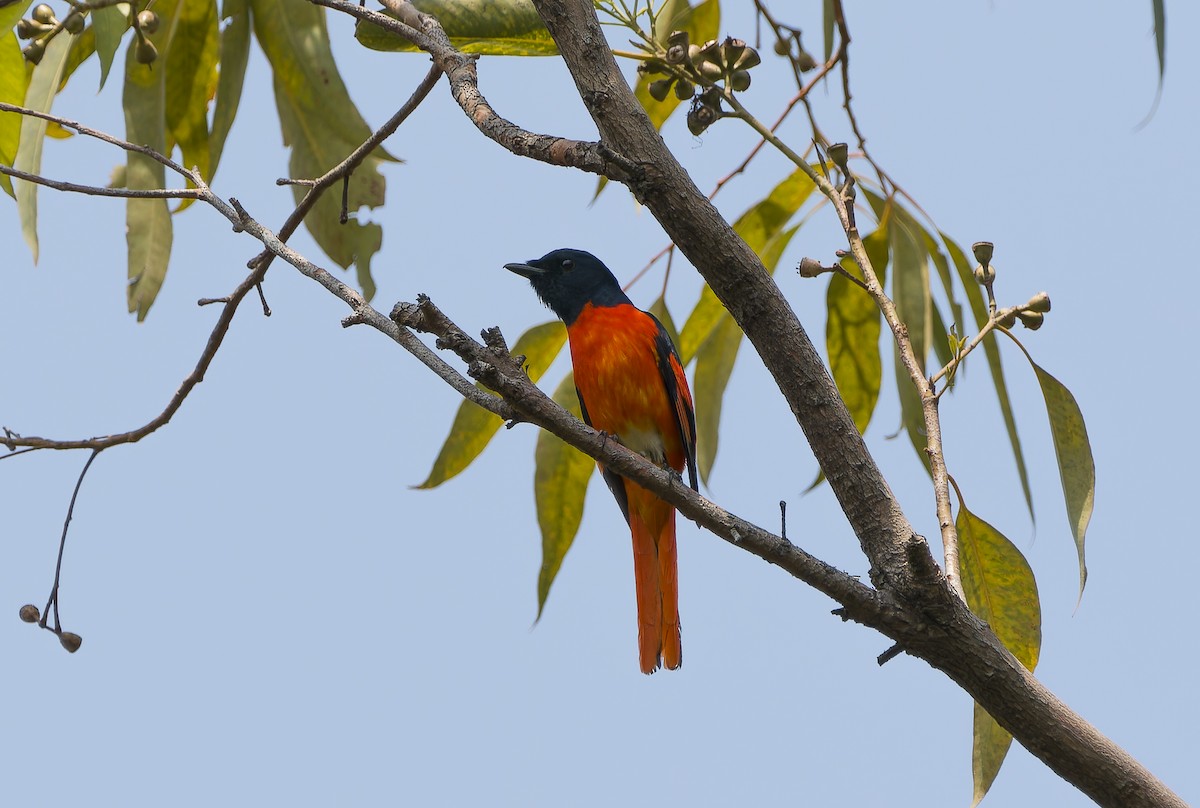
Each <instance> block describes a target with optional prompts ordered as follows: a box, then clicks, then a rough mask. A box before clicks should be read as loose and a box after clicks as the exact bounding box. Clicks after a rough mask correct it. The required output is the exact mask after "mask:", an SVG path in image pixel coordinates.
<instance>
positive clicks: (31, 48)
mask: <svg viewBox="0 0 1200 808" xmlns="http://www.w3.org/2000/svg"><path fill="white" fill-rule="evenodd" d="M21 54H22V55H24V57H25V61H27V62H29V63H30V64H33V65H36V64H38V63H40V62H41V61H42V57H43V56H45V55H46V46H45V45H43V44H42V42H41V40H40V39H35V40H33V41H32V42H30V43H29V44H28V45H26V46H25V47H24V48H22V49H21Z"/></svg>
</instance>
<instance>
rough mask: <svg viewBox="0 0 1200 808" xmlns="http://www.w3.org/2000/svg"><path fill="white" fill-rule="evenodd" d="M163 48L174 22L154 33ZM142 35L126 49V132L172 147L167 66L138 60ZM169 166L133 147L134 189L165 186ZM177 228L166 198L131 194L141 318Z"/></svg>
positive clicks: (128, 223)
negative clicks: (154, 67)
mask: <svg viewBox="0 0 1200 808" xmlns="http://www.w3.org/2000/svg"><path fill="white" fill-rule="evenodd" d="M156 9H157V10H158V12H159V14H160V16H161V17H162V18H163V19H164V20H166V19H170V14H171V13H172V12H173V10H174V7H173V6H172V5H171V3H170V2H166V3H159V4H158V5H157V6H156ZM151 41H153V42H154V44H155V46H156V47H157V48H158V53H159V57H160V59H161V58H162V56H163V51H164V50H169V47H170V28H169V26H164V27H162V28H159V30H158V33H157V34H155V35H154V36H153V37H151ZM136 49H137V38H136V37H131V38H130V42H129V46H128V48H126V51H125V89H124V94H123V99H122V103H123V106H124V107H125V138H126V140H128V141H129V142H131V143H140V144H143V145H146V146H149V147H150V148H152V149H155V150H156V151H158V152H160V153H164V152H165V151H166V147H167V126H166V117H165V114H166V113H165V110H166V96H165V87H166V82H165V78H166V76H165V72H166V71H164V70H161V69H159V70H153V69H151V66H149V65H143V64H138V62H137V58H136V56H135V51H136ZM165 182H166V171H165V169H164V168H163V166H162V164H161V163H159V162H158V161H156V160H152V159H150V158H149V157H146V156H144V155H141V154H137V153H135V152H130V153H129V154H128V157H127V158H126V163H125V184H126V186H127V187H129V188H131V189H134V190H148V189H152V188H163V187H164V183H165ZM172 239H173V231H172V225H171V211H170V209H169V208H168V207H167V200H165V199H127V200H125V241H126V244H127V246H128V259H127V263H128V275H129V286H128V289H127V297H128V303H129V311H131V312H137V318H138V320H139V321H141V320H144V319H146V313H147V312H149V311H150V306H151V305H152V304H153V303H154V299H155V297H157V296H158V290H159V289H160V288H162V283H163V279H164V278H165V277H166V275H167V262H168V260H169V259H170V257H171V243H172Z"/></svg>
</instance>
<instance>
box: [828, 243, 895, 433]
mask: <svg viewBox="0 0 1200 808" xmlns="http://www.w3.org/2000/svg"><path fill="white" fill-rule="evenodd" d="M863 246H864V247H866V249H867V256H868V257H869V258H870V259H871V266H872V267H873V268H874V270H875V273H876V275H877V276H878V277H879V279H880V282H882V281H883V278H884V272H885V270H886V268H887V262H888V235H887V224H886V223H885V224H881V225H880V226H879V228H878V229H876V230H875V231H874V232H872V233H871V234H870V235H868V236H866V237H865V238H864V239H863ZM842 266H843V267H844V268H845V269H846V271H847V272H850V273H852V274H853V275H855V276H856V277H859V278H861V271H860V270H859V268H858V265H857V264H855V263H854V260H853V259H852V258H850V257H846V258H844V259H842ZM825 302H826V309H827V311H828V315H827V319H826V321H825V350H826V353H827V354H828V356H829V371H830V374H831V375H832V376H833V381H834V384H836V385H837V388H838V392H839V393H840V394H841V396H842V400H844V401H845V402H846V407H847V408H848V409H849V410H850V414H851V415H852V416H853V417H854V425H855V426H856V427H858V431H859V433H860V434H861V433H864V432H866V431H867V425H868V424H869V423H871V416H872V415H873V414H874V412H875V405H876V404H877V403H878V401H879V391H880V388H881V386H882V384H883V361H882V359H881V358H880V355H879V335H880V333H881V332H882V330H883V324H882V318H883V315H882V314H881V313H880V311H879V307H878V306H877V305H875V301H874V300H872V299H871V296H870V295H869V294H867V292H866V290H864V289H862V288H860V287H859V286H858V285H857V284H855V283H852V282H851V281H850V280H849V279H848V278H845V277H843V276H842V275H837V274H835V275H834V276H833V277H832V278H830V280H829V289H828V291H827V292H826V294H825Z"/></svg>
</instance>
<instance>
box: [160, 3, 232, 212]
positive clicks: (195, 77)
mask: <svg viewBox="0 0 1200 808" xmlns="http://www.w3.org/2000/svg"><path fill="white" fill-rule="evenodd" d="M169 22H170V26H171V44H170V47H169V48H168V49H167V52H166V54H160V55H165V59H160V60H159V61H160V62H162V63H163V67H162V70H163V72H164V73H166V77H165V81H166V85H165V92H166V99H167V104H166V110H165V112H166V121H167V138H168V141H172V142H174V143H177V144H178V145H179V149H180V151H181V152H182V153H183V156H182V159H181V161H180V162H181V163H182V164H183V165H184V166H185V167H186V168H199V169H200V175H201V176H202V177H205V178H206V179H207V178H211V176H212V171H211V169H210V166H209V159H210V152H209V143H208V104H209V101H210V100H211V99H212V97H213V93H214V92H215V90H216V86H217V53H218V42H219V40H218V34H219V30H218V27H217V4H216V0H180V2H179V3H178V5H176V7H175V14H174V17H173V19H171V20H170V21H169ZM188 204H189V200H185V201H184V202H183V203H182V204H181V205H180V209H181V210H182V209H183V208H185V207H187V206H188Z"/></svg>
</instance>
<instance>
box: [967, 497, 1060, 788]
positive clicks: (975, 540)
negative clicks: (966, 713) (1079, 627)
mask: <svg viewBox="0 0 1200 808" xmlns="http://www.w3.org/2000/svg"><path fill="white" fill-rule="evenodd" d="M955 526H956V528H957V530H958V557H959V566H960V572H961V574H962V584H963V591H964V593H965V594H966V596H967V606H969V607H970V609H971V611H972V612H974V613H975V614H976V615H978V616H979V617H980V618H981V619H983V620H985V621H987V623H988V625H989V626H991V629H992V631H993V632H995V634H996V636H997V637H998V638H999V639H1000V641H1001V642H1003V643H1004V645H1005V647H1006V648H1008V650H1009V651H1011V652H1012V654H1013V656H1015V657H1016V658H1017V659H1018V660H1019V661H1020V662H1021V664H1022V665H1024V666H1025V667H1026V668H1028V669H1029V670H1031V671H1032V670H1033V669H1034V668H1035V667H1036V666H1037V661H1038V655H1039V653H1040V651H1041V647H1042V612H1041V604H1040V602H1039V600H1038V592H1037V582H1036V581H1035V580H1034V577H1033V570H1032V569H1031V568H1030V566H1029V563H1028V562H1027V561H1026V560H1025V557H1024V556H1023V555H1021V552H1020V551H1019V550H1018V549H1017V548H1016V546H1015V545H1013V543H1012V542H1010V541H1009V540H1008V539H1007V538H1005V537H1004V535H1003V534H1001V533H1000V531H998V530H996V528H994V527H992V526H991V525H989V524H988V523H987V522H985V521H983V520H982V519H980V518H979V517H977V516H976V515H975V514H973V513H971V512H970V511H969V510H967V508H966V506H965V505H963V504H962V503H960V504H959V511H958V518H957V519H956V520H955ZM1011 744H1012V736H1011V735H1010V734H1009V733H1008V732H1007V731H1006V730H1004V729H1002V728H1001V727H1000V725H999V724H997V723H996V722H995V720H994V719H993V718H992V717H991V716H990V715H988V713H987V711H986V710H984V709H983V708H982V707H980V706H979V705H978V704H976V705H975V718H974V746H973V750H972V754H971V768H972V773H973V779H974V783H975V796H974V801H973V802H972V805H973V806H974V805H978V804H979V801H980V800H981V799H983V796H984V795H985V794H986V793H987V792H988V789H989V788H991V785H992V782H993V781H994V780H995V779H996V774H997V773H999V771H1000V765H1001V763H1003V762H1004V757H1005V755H1006V754H1007V753H1008V748H1009V746H1010V745H1011Z"/></svg>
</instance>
